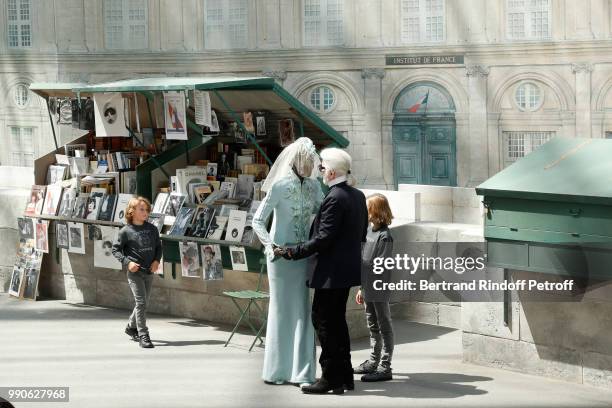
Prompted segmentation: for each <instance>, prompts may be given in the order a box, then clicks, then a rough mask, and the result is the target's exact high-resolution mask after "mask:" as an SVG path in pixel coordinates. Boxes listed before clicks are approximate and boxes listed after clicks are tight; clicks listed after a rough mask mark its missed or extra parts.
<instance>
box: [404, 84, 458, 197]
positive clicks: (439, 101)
mask: <svg viewBox="0 0 612 408" xmlns="http://www.w3.org/2000/svg"><path fill="white" fill-rule="evenodd" d="M392 125H393V131H392V134H393V162H394V163H393V164H394V182H395V186H396V187H397V185H398V184H430V185H436V186H456V185H457V157H456V156H457V147H456V129H455V104H454V103H453V99H452V98H451V96H450V95H449V93H448V92H447V91H446V90H445V89H444V88H442V87H441V86H440V85H438V84H436V83H433V82H418V83H415V84H412V85H409V86H407V87H406V88H405V89H404V90H402V92H401V93H400V94H399V95H398V96H397V98H396V99H395V102H394V104H393V124H392Z"/></svg>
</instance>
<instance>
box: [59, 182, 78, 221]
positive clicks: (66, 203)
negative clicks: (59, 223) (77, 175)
mask: <svg viewBox="0 0 612 408" xmlns="http://www.w3.org/2000/svg"><path fill="white" fill-rule="evenodd" d="M75 201H76V189H74V188H65V189H64V190H63V192H62V199H61V201H60V208H59V211H58V213H57V215H59V216H60V217H66V218H69V217H71V216H72V210H73V209H74V203H75Z"/></svg>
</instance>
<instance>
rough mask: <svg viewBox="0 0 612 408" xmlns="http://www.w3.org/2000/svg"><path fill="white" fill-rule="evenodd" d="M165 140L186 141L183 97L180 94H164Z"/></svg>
mask: <svg viewBox="0 0 612 408" xmlns="http://www.w3.org/2000/svg"><path fill="white" fill-rule="evenodd" d="M164 119H165V123H166V139H172V140H187V117H186V116H185V96H184V95H183V93H182V92H164Z"/></svg>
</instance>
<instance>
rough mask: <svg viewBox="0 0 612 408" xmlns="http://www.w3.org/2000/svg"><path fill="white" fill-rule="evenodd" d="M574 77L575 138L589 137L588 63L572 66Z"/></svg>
mask: <svg viewBox="0 0 612 408" xmlns="http://www.w3.org/2000/svg"><path fill="white" fill-rule="evenodd" d="M572 72H573V73H574V74H575V76H576V137H591V72H593V66H592V65H591V64H588V63H580V64H572Z"/></svg>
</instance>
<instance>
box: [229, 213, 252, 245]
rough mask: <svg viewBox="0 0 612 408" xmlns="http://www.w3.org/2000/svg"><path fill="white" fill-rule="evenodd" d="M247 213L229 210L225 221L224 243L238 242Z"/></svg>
mask: <svg viewBox="0 0 612 408" xmlns="http://www.w3.org/2000/svg"><path fill="white" fill-rule="evenodd" d="M246 217H247V212H246V211H241V210H230V214H229V218H228V221H227V232H226V234H225V240H226V241H232V242H240V240H241V239H242V234H243V233H244V227H245V226H246Z"/></svg>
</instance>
